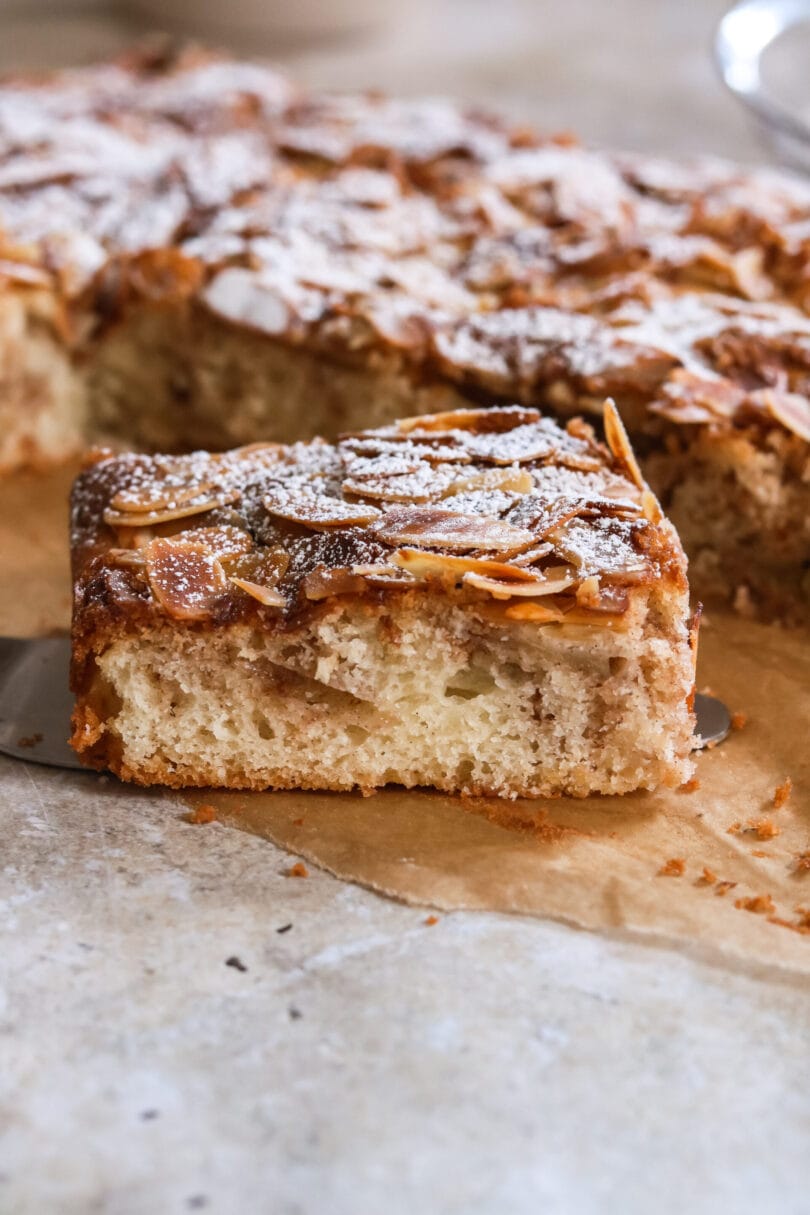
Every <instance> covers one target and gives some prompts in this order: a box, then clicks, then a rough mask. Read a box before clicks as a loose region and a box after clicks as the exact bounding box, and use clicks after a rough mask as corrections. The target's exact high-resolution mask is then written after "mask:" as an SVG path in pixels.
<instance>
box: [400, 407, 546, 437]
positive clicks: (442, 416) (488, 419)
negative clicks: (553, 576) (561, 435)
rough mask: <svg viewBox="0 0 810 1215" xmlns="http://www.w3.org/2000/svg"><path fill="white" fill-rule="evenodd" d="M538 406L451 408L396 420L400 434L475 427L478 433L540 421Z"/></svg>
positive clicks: (508, 428) (510, 428)
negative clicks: (533, 407)
mask: <svg viewBox="0 0 810 1215" xmlns="http://www.w3.org/2000/svg"><path fill="white" fill-rule="evenodd" d="M539 421H540V414H539V412H538V411H537V410H536V409H524V408H522V407H521V406H519V405H510V406H506V407H500V408H499V407H493V408H491V409H451V410H448V411H447V412H446V413H426V414H423V415H422V417H420V418H404V419H403V420H401V421H399V422H397V429H398V430H399V432H400V434H410V433H411V431H414V430H426V431H429V430H473V431H478V432H479V433H481V434H483V433H487V432H490V433H491V432H493V431H503V430H513V429H514V428H515V427H516V426H525V425H529V424H531V423H532V422H539Z"/></svg>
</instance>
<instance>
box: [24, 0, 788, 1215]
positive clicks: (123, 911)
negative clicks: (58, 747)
mask: <svg viewBox="0 0 810 1215" xmlns="http://www.w3.org/2000/svg"><path fill="white" fill-rule="evenodd" d="M433 8H434V11H433V17H432V19H431V18H430V17H429V14H428V13H427V10H426V9H425V8H421V9H417V10H415V11H414V14H413V16H412V18H409V19H408V20H407V21H405V22H404V25H403V26H402V27H401V28H399V29H394V28H391V29H389V30H388V31H387V33H384V34H378V35H376V36H375V37H373V38H369V39H368V40H366V41H365V42H362V43H361V42H358V43H355V44H352V45H343V46H341V45H337V46H332V47H320V48H317V49H315V50H310V51H301V50H299V51H297V52H296V53H295V54H294V55H293V56H291V59H292V60H293V61H294V63H295V66H296V67H297V68H298V70H300V71H301V72H302V73H303V74H304V75H305V76H306V77H307V78H308V79H310V80H312V81H313V82H317V83H327V82H328V83H333V84H335V85H338V86H347V85H352V84H359V83H361V82H368V83H378V84H379V83H382V84H386V85H388V86H390V87H392V88H399V89H403V90H413V91H416V90H420V89H433V90H445V91H454V92H457V93H459V94H463V95H467V96H469V97H474V96H478V97H481V98H482V99H484V100H487V101H496V102H498V103H499V104H503V105H505V106H507V107H508V108H510V109H511V110H512V111H513V112H515V113H518V114H523V115H524V116H526V117H531V118H533V119H535V120H540V121H543V122H547V123H548V124H549V125H553V126H567V127H577V128H579V129H580V130H582V131H583V132H584V134H585V135H586V136H587V137H589V138H590V139H593V140H596V141H603V142H611V143H617V144H624V145H625V146H636V147H648V148H649V147H660V148H662V149H663V150H678V151H696V150H702V149H708V150H712V151H718V152H721V153H724V154H727V155H733V156H738V157H743V158H751V157H753V156H756V155H757V144H756V142H755V140H754V139H753V137H752V136H751V134H750V132H749V131H748V128H747V127H746V124H745V122H744V120H743V118H742V117H741V115H740V114H739V113H738V111H737V110H736V108H735V106H734V105H733V103H732V102H731V101H730V100H728V99H727V98H726V97H725V96H724V95H723V93H722V91H721V90H720V88H719V86H718V85H717V84H716V83H715V82H714V79H713V76H712V72H711V68H710V66H709V64H708V61H707V59H706V45H707V40H708V37H709V33H710V30H711V27H712V24H713V22H714V20H715V19H716V16H717V15H718V13H719V11H720V10H721V8H722V5H719V4H717V3H715V2H714V0H710V2H708V0H707V2H705V3H698V2H697V0H679V2H675V0H666V2H663V3H655V4H653V3H649V2H644V0H615V2H612V3H610V4H604V3H603V4H598V3H592V4H586V3H584V0H568V2H566V3H562V2H555V3H551V2H545V3H543V2H538V3H534V4H528V3H522V4H520V3H511V2H510V3H505V4H499V5H498V6H497V9H496V8H495V7H494V6H491V5H486V4H484V3H483V0H468V3H466V4H464V3H448V4H447V5H446V7H444V8H436V6H433ZM2 20H3V22H5V23H6V25H5V30H6V34H7V37H5V38H4V39H2V40H0V45H2V59H3V60H4V62H5V63H6V64H8V63H9V61H10V58H11V59H15V60H16V61H19V60H21V59H23V58H24V59H26V60H27V61H28V62H32V61H34V60H37V61H39V62H48V61H51V62H53V61H55V59H56V58H64V57H67V58H72V59H75V60H77V61H78V60H80V59H82V58H87V57H90V56H91V55H92V54H93V53H95V52H97V51H98V50H100V49H103V50H108V49H110V48H111V47H113V46H115V45H118V44H119V43H120V42H123V41H124V40H125V39H126V38H128V37H129V36H130V35H131V30H132V25H131V24H130V23H129V22H123V21H122V20H121V19H119V18H112V17H111V18H109V19H105V21H101V19H100V18H99V17H98V16H93V17H87V18H85V19H83V20H78V19H74V20H68V18H66V17H64V16H62V17H60V22H61V24H60V25H56V24H49V23H42V22H41V21H38V22H36V23H34V25H32V24H31V23H30V22H27V23H26V20H25V18H24V15H23V16H19V15H18V16H17V17H15V18H13V19H12V18H11V17H5V16H4V17H3V18H2ZM15 23H16V24H15ZM0 568H2V554H0ZM181 812H182V811H181V807H180V806H179V804H178V803H177V801H176V800H174V799H172V798H170V797H164V796H161V795H157V794H149V793H142V792H134V791H132V790H127V789H124V788H122V787H121V786H118V785H117V784H116V783H115V782H114V781H112V780H109V779H107V778H100V777H97V776H91V775H87V776H82V775H79V776H76V775H70V774H67V773H59V772H54V771H50V770H47V769H44V768H37V767H35V766H34V765H29V764H21V763H15V762H12V761H6V760H0V839H2V841H3V842H2V852H1V854H0V909H1V910H0V1212H2V1213H3V1215H28V1213H31V1215H40V1213H43V1212H49V1213H50V1212H56V1213H61V1212H66V1213H70V1215H73V1213H74V1212H76V1213H82V1215H84V1213H85V1212H100V1213H103V1215H108V1213H109V1215H147V1213H148V1215H152V1213H153V1212H161V1213H162V1212H184V1211H192V1210H206V1211H211V1212H216V1213H217V1215H231V1213H233V1215H242V1213H243V1212H251V1213H252V1212H259V1213H264V1212H268V1213H272V1215H320V1213H321V1212H327V1211H328V1212H329V1215H344V1213H345V1215H366V1213H368V1215H378V1213H381V1212H385V1213H386V1215H400V1213H401V1215H410V1213H411V1212H414V1213H419V1215H422V1213H425V1215H434V1213H435V1215H468V1213H469V1215H478V1213H481V1215H490V1213H492V1215H536V1213H537V1212H540V1211H542V1212H543V1213H544V1215H555V1213H557V1212H559V1213H560V1215H579V1213H583V1215H592V1213H593V1215H595V1213H596V1212H599V1213H600V1215H601V1213H602V1212H609V1213H610V1212H616V1213H621V1215H635V1213H636V1212H639V1213H640V1212H648V1211H655V1212H656V1213H663V1215H667V1213H669V1212H672V1213H673V1215H674V1213H675V1212H681V1211H684V1210H689V1211H690V1212H692V1213H693V1215H694V1213H697V1215H700V1213H702V1212H706V1213H707V1215H709V1213H710V1212H711V1213H714V1212H716V1211H718V1210H723V1209H727V1210H729V1211H733V1212H735V1215H738V1213H744V1212H749V1211H750V1212H754V1211H756V1212H757V1213H758V1215H761V1213H763V1212H771V1211H773V1212H777V1211H778V1212H779V1213H780V1215H805V1213H807V1212H809V1211H810V1185H808V1182H810V1167H809V1166H808V1151H807V1145H808V1136H809V1135H810V1098H808V1094H807V1084H806V1076H807V1068H808V1052H809V1048H810V1014H809V1013H808V998H807V996H808V993H807V991H806V990H802V989H801V987H798V986H791V985H788V984H775V983H765V982H762V981H759V980H753V979H751V978H749V977H746V976H745V975H744V974H739V973H733V972H730V971H727V970H720V969H716V968H712V967H710V966H708V965H705V964H703V963H701V962H699V961H695V960H693V959H691V958H689V957H684V956H680V955H678V954H674V953H664V952H661V951H659V950H656V949H652V948H649V949H647V948H642V947H639V946H638V945H635V944H630V943H628V942H626V941H623V940H621V939H619V938H606V937H598V936H591V935H588V934H585V933H579V932H576V931H573V930H571V929H568V928H565V927H562V926H560V925H557V924H553V923H543V922H538V921H534V920H523V919H520V918H508V917H503V916H497V915H482V914H461V913H457V914H453V915H447V916H442V917H441V918H440V919H439V922H438V923H437V924H435V925H432V926H429V925H427V924H426V923H425V919H426V914H427V913H426V912H425V911H424V910H420V909H418V908H417V909H415V908H409V907H404V906H401V905H399V904H395V903H392V902H388V901H385V900H382V899H380V898H378V897H376V896H374V895H372V894H369V893H367V892H365V891H363V890H361V889H358V888H355V887H351V886H346V885H343V884H341V883H340V882H338V881H336V880H334V879H333V878H331V877H329V876H328V875H326V874H323V873H319V872H317V871H314V872H312V873H311V875H310V877H309V878H307V879H305V880H296V879H291V878H288V877H286V876H285V870H286V869H287V868H288V867H289V863H290V859H291V858H289V857H287V856H286V855H285V854H283V853H281V852H279V851H278V850H277V849H275V848H274V847H273V846H272V845H270V844H268V843H266V842H264V841H262V840H259V839H256V838H254V837H252V836H249V835H246V834H243V833H241V832H237V831H233V830H228V829H226V828H224V827H221V826H219V825H217V824H213V825H210V826H204V827H201V826H196V827H194V826H190V825H189V824H187V823H186V822H184V821H183V820H182V818H181ZM288 924H291V925H292V927H291V928H289V929H288V930H286V931H284V932H279V931H278V930H279V929H280V928H284V927H285V926H286V925H288ZM229 959H237V960H238V963H239V964H238V965H237V964H236V963H235V962H233V961H232V962H231V964H229Z"/></svg>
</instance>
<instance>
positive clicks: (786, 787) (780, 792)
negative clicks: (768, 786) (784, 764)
mask: <svg viewBox="0 0 810 1215" xmlns="http://www.w3.org/2000/svg"><path fill="white" fill-rule="evenodd" d="M792 792H793V781H792V780H791V779H790V777H789V776H786V777H785V779H784V780H783V781H782V783H781V785H777V786H776V788H775V789H774V791H773V808H774V810H779V809H781V807H782V806H784V805H785V803H786V802H788V801H789V800H790V795H791V793H792Z"/></svg>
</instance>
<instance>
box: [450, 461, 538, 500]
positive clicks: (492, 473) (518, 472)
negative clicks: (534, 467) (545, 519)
mask: <svg viewBox="0 0 810 1215" xmlns="http://www.w3.org/2000/svg"><path fill="white" fill-rule="evenodd" d="M533 487H534V481H533V480H532V475H531V473H529V472H526V470H525V469H521V468H512V467H508V468H487V469H482V470H481V471H480V472H475V473H472V474H471V475H470V476H469V477H459V478H458V480H456V481H454V482H453V484H452V485H450V486H449V487H448V488H447V489H446V490H445V491H444V493H443V494H442V495H441V497H442V498H451V497H453V496H454V495H455V494H465V493H470V492H471V491H473V490H476V489H484V490H492V489H502V490H506V491H507V492H511V493H513V494H528V493H530V492H531V490H532V488H533Z"/></svg>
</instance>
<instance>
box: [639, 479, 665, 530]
mask: <svg viewBox="0 0 810 1215" xmlns="http://www.w3.org/2000/svg"><path fill="white" fill-rule="evenodd" d="M641 513H642V514H643V516H644V518H645V519H647V520H648V521H649V522H650V523H660V522H661V520H662V519H663V517H664V512H663V511H662V510H661V504H660V502H659V501H658V499H657V498H656V496H655V494H654V493H653V492H652V490H651V489H647V487H646V486H645V487H644V489H643V490H642V492H641Z"/></svg>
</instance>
